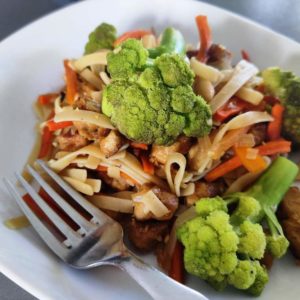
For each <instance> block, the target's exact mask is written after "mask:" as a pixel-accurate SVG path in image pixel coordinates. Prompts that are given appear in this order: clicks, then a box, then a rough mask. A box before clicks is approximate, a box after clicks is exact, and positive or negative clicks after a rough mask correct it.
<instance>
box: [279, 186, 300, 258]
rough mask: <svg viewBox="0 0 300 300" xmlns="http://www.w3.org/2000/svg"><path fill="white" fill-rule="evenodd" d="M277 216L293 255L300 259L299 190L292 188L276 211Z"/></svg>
mask: <svg viewBox="0 0 300 300" xmlns="http://www.w3.org/2000/svg"><path fill="white" fill-rule="evenodd" d="M278 216H279V219H280V222H281V225H282V228H283V231H284V234H285V236H286V237H287V239H288V240H289V242H290V249H291V251H292V253H293V255H294V256H295V257H296V258H298V259H300V190H299V189H298V188H297V187H292V188H290V189H289V191H288V192H287V193H286V195H285V197H284V199H283V201H282V202H281V204H280V207H279V209H278Z"/></svg>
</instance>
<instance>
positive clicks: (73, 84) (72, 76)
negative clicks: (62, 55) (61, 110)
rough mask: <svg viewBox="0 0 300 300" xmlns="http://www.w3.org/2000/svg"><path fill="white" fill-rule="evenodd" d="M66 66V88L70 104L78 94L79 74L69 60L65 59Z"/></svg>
mask: <svg viewBox="0 0 300 300" xmlns="http://www.w3.org/2000/svg"><path fill="white" fill-rule="evenodd" d="M64 66H65V73H66V89H67V94H66V97H67V102H68V104H70V105H72V104H73V102H74V100H75V96H76V94H77V86H78V82H77V74H76V72H75V71H74V70H73V69H72V68H71V67H70V66H69V61H68V60H64Z"/></svg>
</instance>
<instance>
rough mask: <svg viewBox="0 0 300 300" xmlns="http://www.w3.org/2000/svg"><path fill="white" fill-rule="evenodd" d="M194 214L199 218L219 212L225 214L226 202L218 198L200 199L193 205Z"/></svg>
mask: <svg viewBox="0 0 300 300" xmlns="http://www.w3.org/2000/svg"><path fill="white" fill-rule="evenodd" d="M195 209H196V213H197V214H198V215H199V216H201V217H207V216H208V215H209V214H210V213H211V212H213V211H216V210H221V211H224V212H227V211H228V210H227V204H226V202H225V201H224V200H223V199H222V198H221V197H219V196H217V197H214V198H201V200H200V201H197V202H196V204H195Z"/></svg>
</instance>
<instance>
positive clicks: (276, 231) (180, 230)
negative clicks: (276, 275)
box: [24, 15, 300, 296]
mask: <svg viewBox="0 0 300 300" xmlns="http://www.w3.org/2000/svg"><path fill="white" fill-rule="evenodd" d="M191 25H192V24H191ZM196 25H197V28H196V27H195V29H192V30H197V29H198V31H199V39H200V43H199V45H198V44H197V45H192V44H189V43H188V41H186V40H185V38H184V36H183V35H182V33H181V32H180V31H179V30H177V29H175V28H173V27H168V28H165V29H164V30H163V31H162V32H156V31H155V30H154V29H137V30H133V31H129V32H126V33H124V34H122V35H118V34H117V30H116V29H115V27H114V26H112V25H110V24H107V23H102V24H101V25H99V26H98V27H97V28H96V29H95V30H94V31H93V32H91V33H90V35H89V37H88V41H87V44H86V45H85V50H84V55H83V56H82V57H80V58H77V59H66V60H65V61H64V62H63V64H64V70H65V73H64V79H65V86H64V87H63V88H62V89H61V90H58V91H53V92H52V91H51V93H48V94H42V95H40V96H39V97H38V100H37V102H36V103H35V110H36V112H37V114H38V118H39V123H38V139H37V143H36V145H35V147H34V150H33V153H32V155H31V157H30V159H29V162H30V163H33V162H34V161H35V160H36V159H37V158H40V159H43V160H45V161H46V162H47V163H48V165H49V166H50V167H51V168H52V169H53V170H54V171H55V172H57V173H58V174H59V175H60V176H61V177H62V178H63V179H64V180H65V181H66V182H67V183H68V184H70V185H71V186H72V187H73V188H74V189H75V190H77V191H78V192H80V193H82V194H83V195H84V196H85V197H86V199H87V201H90V202H91V203H93V204H94V205H95V206H96V207H98V208H99V209H101V210H102V211H104V212H105V213H107V214H108V215H110V216H111V217H112V218H114V219H115V220H117V221H118V222H120V224H121V225H122V226H123V228H124V232H125V234H126V235H127V236H128V239H129V241H130V243H131V245H132V246H133V247H134V248H135V249H136V250H137V251H140V252H142V253H146V252H154V253H155V254H156V256H157V260H158V263H159V265H160V266H161V267H162V268H163V269H164V270H165V271H166V272H167V273H169V275H170V276H171V277H173V278H174V279H176V280H178V281H180V282H183V281H184V272H187V273H190V274H192V275H196V276H198V277H200V278H201V279H203V280H205V281H207V282H208V283H209V284H211V285H212V286H213V287H214V288H215V289H217V290H222V289H224V288H225V287H226V286H228V285H231V286H234V287H235V288H237V289H241V290H244V291H246V292H248V293H250V294H253V295H256V296H258V295H260V294H261V292H262V291H263V289H264V286H265V285H266V284H267V282H268V280H269V275H268V269H269V268H270V267H271V264H272V261H273V260H274V259H278V258H280V257H282V256H283V255H284V254H285V253H286V252H287V250H288V248H290V249H291V250H292V251H293V253H294V255H295V256H296V257H298V258H300V253H299V252H300V241H299V236H300V221H299V220H300V202H299V201H300V200H299V199H300V196H299V191H298V188H297V187H291V186H293V185H295V184H294V182H295V180H297V174H298V167H297V165H296V164H295V163H294V162H292V161H291V160H289V159H288V158H287V155H288V153H290V152H291V150H292V149H294V147H295V148H296V147H297V145H298V144H299V143H300V134H299V133H300V125H299V124H300V123H299V117H300V110H299V107H300V79H299V77H297V76H296V75H295V74H293V73H292V72H289V71H286V70H282V69H280V68H278V67H269V68H266V69H264V70H260V69H258V67H257V66H256V65H255V60H254V58H252V57H251V54H250V56H249V54H248V53H247V52H246V51H245V50H242V51H241V56H240V57H232V53H231V52H230V49H227V48H226V47H225V46H224V45H220V44H218V43H217V41H216V43H213V42H212V35H211V29H210V27H209V25H208V22H207V17H206V16H202V15H200V16H197V17H196ZM49 68H50V67H49ZM50 184H51V183H50ZM40 194H41V195H42V196H43V198H44V199H45V201H51V199H49V196H48V195H47V194H46V193H45V191H43V190H42V189H41V190H40ZM24 200H25V201H27V203H28V205H30V203H31V202H30V197H28V195H25V196H24ZM297 232H298V234H297ZM270 280H271V278H270Z"/></svg>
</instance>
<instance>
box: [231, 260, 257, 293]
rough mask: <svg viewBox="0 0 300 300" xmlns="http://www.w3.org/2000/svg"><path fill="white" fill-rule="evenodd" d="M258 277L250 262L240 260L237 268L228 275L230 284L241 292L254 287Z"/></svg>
mask: <svg viewBox="0 0 300 300" xmlns="http://www.w3.org/2000/svg"><path fill="white" fill-rule="evenodd" d="M255 277H256V267H255V265H254V263H253V262H252V261H250V260H239V261H238V265H237V267H236V268H235V269H234V270H233V272H232V273H230V274H229V275H228V283H229V284H231V285H233V286H234V287H236V288H237V289H240V290H246V289H248V288H249V287H251V285H253V283H254V281H255Z"/></svg>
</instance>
